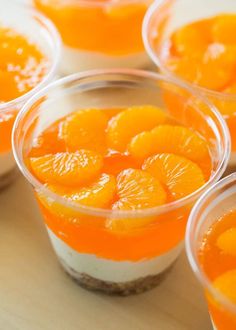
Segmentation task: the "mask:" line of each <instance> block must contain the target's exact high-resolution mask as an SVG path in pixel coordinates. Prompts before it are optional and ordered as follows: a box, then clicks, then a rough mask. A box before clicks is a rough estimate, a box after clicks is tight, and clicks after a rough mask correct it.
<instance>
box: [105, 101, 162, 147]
mask: <svg viewBox="0 0 236 330" xmlns="http://www.w3.org/2000/svg"><path fill="white" fill-rule="evenodd" d="M165 120H166V115H165V114H164V112H163V111H162V110H160V109H159V108H157V107H153V106H148V105H146V106H136V107H131V108H128V109H127V110H125V111H122V112H120V113H119V114H118V115H117V116H115V117H113V118H112V119H111V120H110V121H109V124H108V129H107V141H108V146H109V147H110V148H112V149H115V150H117V151H120V152H123V151H125V150H126V148H127V145H128V143H129V142H130V140H131V139H132V137H134V136H135V135H137V134H138V133H140V132H143V131H146V130H151V129H152V128H154V127H155V126H157V125H159V124H163V123H164V122H165Z"/></svg>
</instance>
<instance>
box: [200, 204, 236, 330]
mask: <svg viewBox="0 0 236 330" xmlns="http://www.w3.org/2000/svg"><path fill="white" fill-rule="evenodd" d="M199 261H200V264H201V266H202V268H203V271H204V273H205V274H206V275H207V277H208V279H209V280H210V281H211V282H212V286H213V288H214V289H216V290H217V292H218V293H219V295H221V296H220V297H219V298H218V300H217V299H216V297H213V296H212V295H211V294H210V293H209V294H207V297H208V303H209V309H210V314H211V317H212V321H213V324H214V327H215V329H216V330H234V329H236V313H235V307H236V291H235V288H236V211H235V210H231V211H229V212H227V213H226V214H225V215H223V216H221V217H220V218H219V219H217V220H216V221H215V222H214V224H213V225H212V226H211V227H210V228H209V229H208V231H207V233H206V234H205V235H204V237H203V240H202V242H201V245H200V250H199ZM222 297H223V300H224V305H222V303H221V301H222Z"/></svg>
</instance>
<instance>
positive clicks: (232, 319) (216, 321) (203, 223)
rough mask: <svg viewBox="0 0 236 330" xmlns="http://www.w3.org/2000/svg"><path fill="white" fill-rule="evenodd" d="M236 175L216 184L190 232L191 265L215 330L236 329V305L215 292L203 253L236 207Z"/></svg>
mask: <svg viewBox="0 0 236 330" xmlns="http://www.w3.org/2000/svg"><path fill="white" fill-rule="evenodd" d="M235 201H236V174H232V175H230V176H228V177H226V178H224V179H223V180H221V181H219V182H218V183H216V184H215V185H213V186H212V187H211V188H210V189H209V190H208V191H207V192H206V193H205V194H204V195H203V196H202V197H201V199H200V200H199V202H198V203H197V204H196V205H195V207H194V209H193V210H192V212H191V215H190V219H189V222H188V226H187V231H186V249H187V255H188V259H189V262H190V265H191V267H192V269H193V271H194V272H195V274H196V276H197V277H198V280H199V281H200V283H201V284H202V286H203V288H204V290H205V293H206V298H207V301H208V305H209V312H210V315H211V319H212V322H213V326H214V329H215V330H234V329H236V305H235V304H233V303H232V302H231V301H230V300H229V299H227V297H226V296H224V295H223V294H221V293H220V292H219V291H218V290H217V289H215V288H214V287H213V285H212V283H211V280H210V279H209V278H208V277H207V274H205V272H204V270H203V268H202V267H201V264H200V260H199V250H200V248H201V246H202V243H203V238H204V236H205V234H206V233H207V232H208V231H209V229H210V227H212V225H213V224H214V223H215V222H216V221H218V220H219V219H220V217H222V216H224V215H226V214H228V213H229V212H230V211H232V210H235V208H236V203H235Z"/></svg>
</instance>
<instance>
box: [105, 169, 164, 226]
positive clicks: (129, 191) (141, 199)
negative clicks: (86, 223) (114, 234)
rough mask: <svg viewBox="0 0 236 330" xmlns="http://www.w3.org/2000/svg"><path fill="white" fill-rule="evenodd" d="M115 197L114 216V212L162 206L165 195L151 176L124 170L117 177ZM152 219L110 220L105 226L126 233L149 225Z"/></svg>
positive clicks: (134, 170)
mask: <svg viewBox="0 0 236 330" xmlns="http://www.w3.org/2000/svg"><path fill="white" fill-rule="evenodd" d="M117 195H118V197H119V200H118V201H117V202H116V203H114V204H113V207H112V209H113V210H114V214H115V211H116V210H123V211H124V210H125V211H128V210H140V209H145V208H151V207H155V206H158V205H163V204H164V203H165V202H166V198H167V194H166V192H165V190H164V188H163V187H162V185H161V183H160V182H159V181H158V180H157V179H155V178H154V177H153V176H152V175H151V174H149V173H147V172H144V171H142V170H136V169H131V168H130V169H126V170H124V171H122V172H121V173H120V174H119V175H118V177H117ZM152 220H153V218H150V217H147V218H142V217H141V218H140V217H133V218H126V219H123V218H122V219H116V218H111V219H108V221H107V226H108V227H109V228H110V229H112V230H117V231H120V230H121V231H123V230H125V231H127V230H128V229H132V228H135V227H140V226H143V225H145V224H148V223H150V222H151V221H152Z"/></svg>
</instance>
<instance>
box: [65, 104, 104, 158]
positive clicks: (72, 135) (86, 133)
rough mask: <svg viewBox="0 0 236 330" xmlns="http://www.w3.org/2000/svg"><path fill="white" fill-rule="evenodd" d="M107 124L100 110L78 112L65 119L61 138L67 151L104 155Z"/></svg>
mask: <svg viewBox="0 0 236 330" xmlns="http://www.w3.org/2000/svg"><path fill="white" fill-rule="evenodd" d="M107 123H108V118H107V116H106V115H105V113H104V112H103V111H101V110H97V109H86V110H79V111H77V112H75V113H73V114H72V115H70V116H68V117H67V118H66V120H65V121H64V123H63V125H62V129H61V137H62V138H63V139H64V140H65V143H66V145H67V148H68V151H72V152H75V151H77V150H79V149H89V150H94V151H97V152H99V153H105V151H106V135H105V130H106V126H107Z"/></svg>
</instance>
